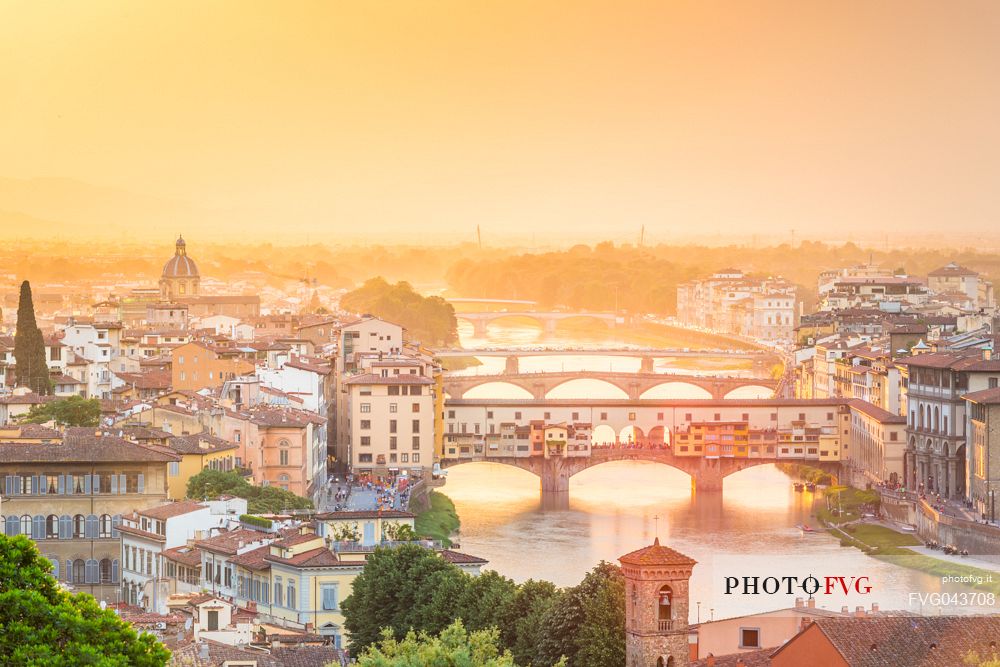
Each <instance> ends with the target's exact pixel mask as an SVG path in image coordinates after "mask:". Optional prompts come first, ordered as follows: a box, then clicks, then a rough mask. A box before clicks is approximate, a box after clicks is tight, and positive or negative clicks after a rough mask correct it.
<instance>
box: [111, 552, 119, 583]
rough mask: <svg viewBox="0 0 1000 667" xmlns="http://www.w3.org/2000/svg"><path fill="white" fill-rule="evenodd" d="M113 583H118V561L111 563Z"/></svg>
mask: <svg viewBox="0 0 1000 667" xmlns="http://www.w3.org/2000/svg"><path fill="white" fill-rule="evenodd" d="M111 583H113V584H117V583H118V559H117V558H116V559H114V560H113V561H111Z"/></svg>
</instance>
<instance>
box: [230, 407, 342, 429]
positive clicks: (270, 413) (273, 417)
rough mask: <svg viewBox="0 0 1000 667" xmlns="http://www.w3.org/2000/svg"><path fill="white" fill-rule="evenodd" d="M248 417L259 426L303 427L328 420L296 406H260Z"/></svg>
mask: <svg viewBox="0 0 1000 667" xmlns="http://www.w3.org/2000/svg"><path fill="white" fill-rule="evenodd" d="M247 418H248V419H249V420H250V421H251V422H253V423H254V424H257V425H258V426H288V427H302V426H305V425H307V424H323V423H325V422H326V419H324V418H323V417H320V416H319V415H318V414H316V413H314V412H308V411H306V410H297V409H294V408H271V407H258V408H256V409H254V410H253V411H252V412H250V413H249V415H248V417H247Z"/></svg>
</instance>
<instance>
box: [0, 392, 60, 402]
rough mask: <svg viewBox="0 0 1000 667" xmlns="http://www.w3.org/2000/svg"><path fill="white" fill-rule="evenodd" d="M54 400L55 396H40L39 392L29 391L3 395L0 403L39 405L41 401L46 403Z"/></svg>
mask: <svg viewBox="0 0 1000 667" xmlns="http://www.w3.org/2000/svg"><path fill="white" fill-rule="evenodd" d="M54 400H56V397H55V396H42V395H41V394H36V393H35V392H33V391H29V392H27V393H26V394H13V395H11V396H4V397H3V398H0V403H4V404H6V405H39V404H41V403H48V402H50V401H54Z"/></svg>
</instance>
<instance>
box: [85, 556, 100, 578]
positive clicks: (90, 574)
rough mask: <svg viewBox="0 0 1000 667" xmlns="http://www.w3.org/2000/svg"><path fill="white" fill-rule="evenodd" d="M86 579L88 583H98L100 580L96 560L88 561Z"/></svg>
mask: <svg viewBox="0 0 1000 667" xmlns="http://www.w3.org/2000/svg"><path fill="white" fill-rule="evenodd" d="M84 581H85V582H86V583H88V584H96V583H98V582H99V581H100V574H99V572H98V565H97V561H96V560H94V559H90V560H88V561H87V564H86V570H85V571H84Z"/></svg>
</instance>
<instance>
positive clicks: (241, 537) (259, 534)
mask: <svg viewBox="0 0 1000 667" xmlns="http://www.w3.org/2000/svg"><path fill="white" fill-rule="evenodd" d="M271 536H272V535H271V533H265V532H263V531H260V530H249V529H247V528H240V529H238V530H229V531H226V532H222V533H219V534H218V535H213V536H212V537H206V538H205V539H203V540H197V541H196V542H195V543H194V544H195V546H196V547H198V548H199V549H205V550H206V551H214V552H216V553H220V554H224V555H233V554H235V553H236V552H237V551H239V550H240V549H241V548H242V547H244V546H246V545H247V544H251V543H253V542H259V541H261V540H265V539H268V538H270V537H271Z"/></svg>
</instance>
